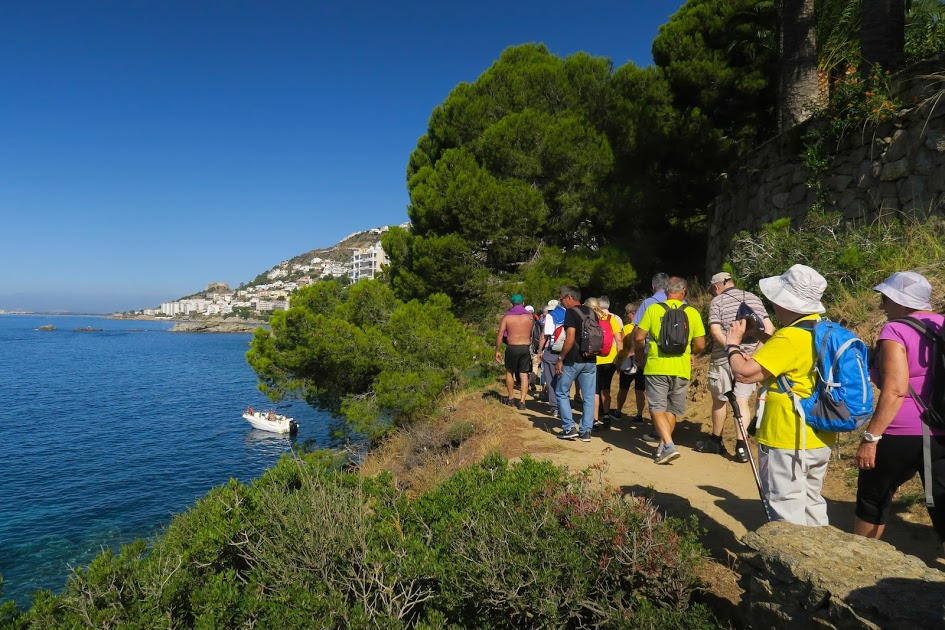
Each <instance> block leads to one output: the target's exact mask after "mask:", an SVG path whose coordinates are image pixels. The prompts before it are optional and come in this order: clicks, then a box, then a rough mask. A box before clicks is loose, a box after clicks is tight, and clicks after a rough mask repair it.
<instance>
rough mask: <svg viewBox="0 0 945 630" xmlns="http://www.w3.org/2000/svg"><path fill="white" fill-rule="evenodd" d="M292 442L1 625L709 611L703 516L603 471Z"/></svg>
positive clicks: (514, 624) (676, 621)
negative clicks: (368, 469)
mask: <svg viewBox="0 0 945 630" xmlns="http://www.w3.org/2000/svg"><path fill="white" fill-rule="evenodd" d="M341 463H342V462H340V461H334V460H333V459H332V458H331V457H330V456H329V455H327V454H326V453H324V452H321V453H316V454H312V455H308V456H304V457H301V458H298V457H285V458H283V459H282V460H281V461H280V463H279V464H278V465H277V466H276V467H274V468H273V469H272V470H270V471H269V472H267V473H266V474H265V475H264V476H263V477H261V478H260V479H259V480H257V481H256V482H254V483H253V484H251V485H249V486H247V485H243V484H239V483H237V482H236V481H231V482H230V483H229V484H228V485H227V486H223V487H220V488H217V489H215V490H214V491H212V492H211V493H210V494H209V495H208V496H207V497H205V498H204V499H202V500H201V501H200V502H199V503H198V504H197V505H196V506H195V507H194V509H193V510H191V511H190V512H187V513H186V514H182V515H179V516H177V517H176V518H175V519H174V520H173V521H172V523H171V524H170V526H169V527H168V529H167V530H166V531H165V532H164V533H163V534H162V535H161V536H159V537H157V538H156V539H155V540H154V541H152V543H151V545H150V546H149V545H146V544H145V543H144V542H143V541H140V542H138V543H135V544H132V545H128V546H126V547H124V548H123V549H122V550H121V552H120V553H118V554H115V553H112V552H111V551H106V552H105V553H103V554H102V555H100V556H99V557H98V558H96V559H95V561H94V562H93V563H92V564H91V565H90V566H89V567H88V568H84V569H79V570H77V571H76V572H75V574H74V575H73V576H72V578H71V579H70V581H69V583H68V585H67V587H66V589H65V591H64V592H63V593H62V594H61V595H58V596H54V595H52V594H50V593H48V592H45V593H44V592H40V593H39V594H38V595H37V596H36V598H35V600H34V604H33V607H32V608H31V609H30V610H29V611H26V612H23V613H21V612H19V611H17V610H15V609H14V608H12V607H11V606H9V605H4V606H2V607H0V626H2V627H5V628H50V627H56V628H79V627H92V628H110V627H122V628H149V629H150V628H179V627H200V628H235V627H261V628H349V627H354V628H366V627H372V628H374V627H378V628H401V627H418V628H446V627H456V628H460V627H462V628H467V627H468V628H539V627H574V628H590V627H612V628H695V629H698V628H713V627H717V624H716V621H715V620H714V618H713V617H712V615H711V614H710V613H709V612H708V609H707V608H706V607H704V606H703V605H701V604H696V603H693V602H692V600H691V596H692V594H693V592H694V590H695V589H696V587H697V586H698V578H697V571H698V569H699V567H700V565H701V564H702V563H703V560H704V551H703V550H702V548H701V546H700V545H699V544H698V542H697V541H696V537H695V534H694V533H693V532H692V531H691V528H689V527H687V526H686V525H685V524H684V523H682V522H680V521H676V520H673V519H665V518H662V517H661V516H660V515H659V514H658V512H657V510H656V509H655V508H654V507H653V505H652V503H650V502H649V501H646V500H626V498H625V497H624V496H622V494H621V493H620V492H619V491H614V490H613V489H611V488H608V487H606V486H605V485H603V484H601V480H600V479H599V478H595V477H594V476H593V475H588V474H584V475H575V474H570V473H568V472H567V471H565V470H564V469H563V468H561V467H557V466H554V465H553V464H551V463H550V462H547V461H539V460H535V459H531V458H523V459H522V460H520V461H518V462H516V463H513V464H510V463H509V462H508V461H507V460H505V459H503V458H502V457H501V456H499V455H491V456H488V457H486V458H485V459H483V460H482V461H480V462H479V463H478V464H476V465H473V466H471V467H469V468H466V469H463V470H460V471H458V472H456V473H455V474H453V475H452V476H451V477H450V478H449V479H448V480H446V481H445V482H444V483H442V484H440V485H439V486H437V487H436V488H435V489H433V490H430V491H427V492H425V493H422V494H420V495H418V496H416V497H408V496H407V495H406V494H404V493H403V492H401V491H399V490H398V489H397V488H396V486H395V482H394V479H393V477H392V476H391V475H390V474H381V475H378V476H376V477H367V478H366V477H363V476H361V475H360V474H359V473H358V472H357V471H347V470H344V469H343V467H341V466H340V464H341Z"/></svg>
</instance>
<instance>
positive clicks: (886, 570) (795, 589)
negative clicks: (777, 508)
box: [742, 522, 945, 629]
mask: <svg viewBox="0 0 945 630" xmlns="http://www.w3.org/2000/svg"><path fill="white" fill-rule="evenodd" d="M929 535H932V534H931V532H930V534H929ZM742 540H743V542H744V543H745V544H746V545H748V547H750V548H751V549H753V550H754V551H753V552H750V553H746V554H743V556H742V560H743V562H744V564H745V565H747V567H748V580H749V584H748V589H747V591H748V592H747V595H746V602H745V605H746V608H747V610H746V622H747V624H748V626H749V627H752V628H824V629H828V628H837V629H845V628H871V629H874V628H877V629H878V628H941V627H945V573H942V572H941V571H937V570H935V569H931V568H929V567H928V566H926V565H925V563H923V562H922V561H921V560H919V559H918V558H915V557H913V556H907V555H905V554H903V553H901V552H899V551H896V549H895V548H894V547H892V546H891V545H889V544H887V543H884V542H881V541H878V540H871V539H868V538H863V537H862V536H854V535H853V534H847V533H845V532H841V531H840V530H838V529H836V528H834V527H802V526H800V525H793V524H791V523H785V522H776V523H768V524H767V525H764V526H763V527H761V528H760V529H758V530H757V531H755V532H750V533H748V534H747V535H746V536H745V537H744V538H743V539H742Z"/></svg>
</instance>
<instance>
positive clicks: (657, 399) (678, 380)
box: [646, 374, 689, 416]
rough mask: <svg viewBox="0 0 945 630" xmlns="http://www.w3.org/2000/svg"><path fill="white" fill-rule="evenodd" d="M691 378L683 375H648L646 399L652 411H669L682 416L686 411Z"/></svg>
mask: <svg viewBox="0 0 945 630" xmlns="http://www.w3.org/2000/svg"><path fill="white" fill-rule="evenodd" d="M688 392H689V379H688V378H683V377H681V376H661V375H658V374H647V375H646V401H647V402H648V403H649V404H650V411H668V412H669V413H672V414H675V415H677V416H681V415H683V414H684V413H685V412H686V394H687V393H688Z"/></svg>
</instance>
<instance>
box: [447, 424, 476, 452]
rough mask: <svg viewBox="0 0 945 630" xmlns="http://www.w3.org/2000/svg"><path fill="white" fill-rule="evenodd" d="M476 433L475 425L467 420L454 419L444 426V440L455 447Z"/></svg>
mask: <svg viewBox="0 0 945 630" xmlns="http://www.w3.org/2000/svg"><path fill="white" fill-rule="evenodd" d="M475 434H476V425H475V424H473V423H472V422H469V421H468V420H456V421H455V422H453V423H452V424H450V425H449V426H448V427H447V428H446V441H447V442H449V444H450V446H453V447H456V446H459V445H460V444H462V443H463V442H465V441H466V440H468V439H469V438H471V437H472V436H474V435H475Z"/></svg>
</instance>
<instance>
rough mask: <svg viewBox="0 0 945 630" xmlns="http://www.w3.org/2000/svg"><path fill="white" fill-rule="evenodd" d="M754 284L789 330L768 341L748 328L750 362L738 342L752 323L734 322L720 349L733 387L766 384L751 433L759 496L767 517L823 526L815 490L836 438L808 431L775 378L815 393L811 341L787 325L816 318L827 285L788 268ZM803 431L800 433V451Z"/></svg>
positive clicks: (823, 510)
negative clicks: (753, 348) (754, 344)
mask: <svg viewBox="0 0 945 630" xmlns="http://www.w3.org/2000/svg"><path fill="white" fill-rule="evenodd" d="M758 284H759V286H760V287H761V292H762V293H763V294H764V296H765V297H766V298H768V300H770V301H771V303H772V304H773V305H774V313H775V315H776V316H777V318H778V321H779V322H781V323H783V324H787V325H786V326H784V327H783V328H780V329H779V330H777V331H775V332H774V334H772V335H771V336H770V337H769V336H768V335H767V334H765V333H764V331H759V330H757V329H756V328H752V330H751V332H752V334H753V335H754V336H755V338H757V339H760V340H761V341H763V342H764V345H763V346H762V347H761V348H760V349H759V350H758V351H757V352H755V354H754V355H753V356H752V357H751V358H748V357H746V356H745V355H744V354H742V352H741V349H740V348H739V344H740V343H741V342H742V337H743V336H744V334H745V330H746V326H748V325H750V324H749V320H750V319H751V318H748V319H747V320H746V319H742V320H736V321H735V322H734V323H733V324H732V327H731V328H730V329H729V331H728V337H727V338H726V346H725V351H726V352H727V353H728V360H729V363H730V365H731V366H732V373H733V374H734V375H735V378H736V379H737V380H738V381H739V382H742V383H758V382H761V381H762V380H765V379H767V380H768V384H769V390H768V399H767V402H766V403H765V407H764V412H763V415H762V417H761V424H760V425H759V426H758V433H757V435H756V439H757V440H758V445H759V446H758V473H759V475H760V477H761V487H762V492H763V493H764V495H765V498H766V499H767V501H768V505H769V508H770V510H771V518H772V520H776V521H789V522H791V523H797V524H799V525H827V524H828V523H827V503H826V502H825V501H824V498H823V496H822V494H821V490H822V488H823V485H824V475H825V474H826V473H827V463H828V462H829V461H830V446H831V445H832V444H833V443H834V441H835V440H836V437H837V436H836V434H835V433H824V432H819V431H814V430H813V429H811V428H810V427H809V426H808V425H807V423H806V422H804V420H802V419H801V418H800V416H799V415H798V414H797V413H796V412H795V411H794V404H793V402H792V400H791V397H790V396H788V395H787V394H785V393H784V392H782V391H781V390H780V388H779V387H778V386H777V383H776V382H775V380H776V379H777V378H778V377H779V376H785V377H787V379H788V381H789V382H790V384H791V389H793V391H794V393H795V394H797V396H798V397H800V398H807V397H808V396H810V395H811V393H812V392H813V389H814V362H815V360H816V356H815V354H814V344H813V339H812V336H811V333H810V332H809V331H808V330H804V329H802V328H799V327H796V326H794V325H793V324H796V323H798V322H800V321H803V320H810V319H813V320H819V319H820V314H821V313H823V312H824V310H825V309H824V305H823V304H822V303H821V301H820V299H821V297H822V296H823V293H824V290H825V289H826V288H827V281H826V280H825V279H824V277H823V276H821V275H820V274H819V273H817V272H816V271H814V270H813V269H811V268H810V267H808V266H806V265H794V266H792V267H791V268H790V269H788V270H787V271H786V272H784V274H782V275H780V276H775V277H772V278H764V279H763V280H761V281H760V282H759V283H758ZM801 431H804V432H805V433H806V446H807V448H806V449H804V450H802V445H803V443H804V442H803V439H802V436H801Z"/></svg>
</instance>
